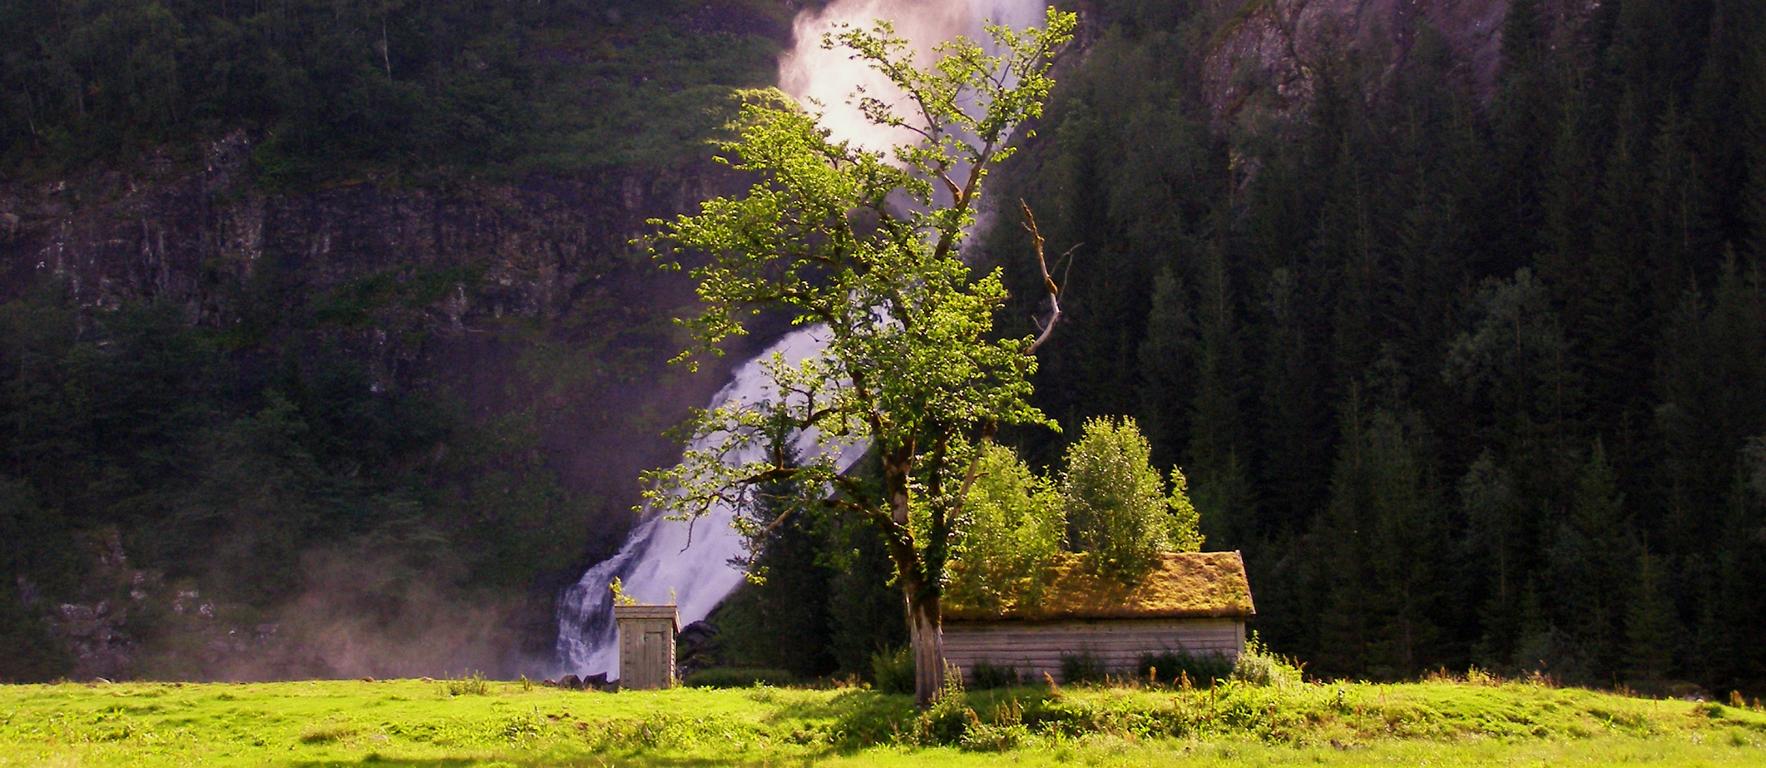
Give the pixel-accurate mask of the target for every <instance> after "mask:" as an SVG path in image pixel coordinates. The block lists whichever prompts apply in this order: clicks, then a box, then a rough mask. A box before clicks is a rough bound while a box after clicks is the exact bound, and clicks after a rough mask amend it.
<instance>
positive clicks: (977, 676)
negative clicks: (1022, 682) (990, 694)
mask: <svg viewBox="0 0 1766 768" xmlns="http://www.w3.org/2000/svg"><path fill="white" fill-rule="evenodd" d="M1018 682H1019V678H1018V670H1017V669H1016V668H1014V667H1010V666H994V665H992V664H989V663H987V662H985V661H978V662H976V663H975V666H974V667H972V668H971V669H970V670H969V687H971V688H974V689H976V690H981V689H986V688H1010V687H1012V686H1014V685H1017V684H1018Z"/></svg>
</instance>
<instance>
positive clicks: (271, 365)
mask: <svg viewBox="0 0 1766 768" xmlns="http://www.w3.org/2000/svg"><path fill="white" fill-rule="evenodd" d="M59 288H60V286H57V285H54V284H49V285H45V286H43V287H42V288H41V290H39V291H38V292H35V293H32V294H29V295H27V296H24V297H21V298H19V299H15V300H13V301H10V302H7V303H6V304H5V305H3V306H0V446H4V447H3V448H0V491H3V492H0V534H3V535H6V536H7V537H8V538H9V539H10V540H12V541H14V542H16V543H17V546H15V547H12V548H9V549H8V550H7V554H6V555H5V556H4V557H3V559H0V567H3V570H4V573H5V580H6V582H7V583H8V584H9V585H12V586H11V587H9V589H8V590H7V595H8V597H7V598H6V599H5V600H4V601H0V610H3V611H6V612H8V614H9V615H15V616H16V619H17V620H16V621H13V620H10V619H9V620H8V621H7V627H8V628H9V631H8V632H6V633H0V635H4V637H5V638H6V639H5V642H7V643H11V642H13V638H17V641H18V642H19V643H23V644H25V645H26V646H28V647H29V648H32V649H34V650H29V651H27V650H25V649H19V650H18V651H17V652H15V653H11V654H8V655H7V656H6V658H5V660H4V661H0V676H4V677H6V678H8V679H15V678H24V677H28V678H31V679H38V678H42V677H45V676H49V675H53V674H59V673H61V672H63V671H65V670H66V667H65V666H63V661H65V660H63V661H58V660H57V659H56V657H57V655H58V654H59V653H60V651H59V649H58V647H57V646H56V644H53V643H48V642H45V641H44V640H43V634H44V632H46V625H45V619H46V613H47V612H48V611H49V610H51V609H53V607H54V606H55V605H58V604H60V603H63V602H73V603H96V602H98V601H100V600H110V601H113V604H114V601H118V600H124V601H128V600H130V598H129V596H128V591H129V590H130V589H132V588H133V587H132V585H128V584H123V583H113V582H114V579H111V578H110V577H109V576H107V575H106V573H107V571H106V570H105V569H101V568H98V567H97V564H96V559H97V557H98V556H99V555H98V550H100V549H105V548H107V547H109V546H110V545H109V544H108V542H110V541H113V540H114V541H116V542H118V543H119V544H120V546H121V549H122V551H123V553H124V556H125V557H126V558H127V566H126V567H127V568H128V569H131V570H132V569H141V570H144V571H147V572H148V573H149V574H153V573H158V574H162V575H163V576H164V578H165V581H166V583H168V584H180V585H188V587H194V588H197V589H199V590H200V591H201V592H202V593H203V594H204V596H205V598H209V599H213V600H215V601H216V603H217V608H218V609H219V610H220V611H221V612H222V613H223V615H225V616H227V617H228V618H229V619H230V620H231V619H232V618H233V617H239V619H240V620H244V621H253V620H257V621H261V620H262V619H254V618H252V617H256V616H272V615H274V614H275V613H276V612H277V611H278V610H279V609H281V608H282V607H284V606H285V605H287V604H288V603H289V601H291V600H293V599H296V598H297V597H298V596H300V595H301V594H302V593H303V592H305V591H306V590H308V589H309V588H311V587H312V586H313V584H314V582H315V581H319V582H325V589H326V590H327V594H328V601H327V604H328V605H330V606H337V607H339V610H342V608H341V607H342V606H350V610H354V611H358V612H359V613H358V614H357V615H356V616H354V617H352V618H354V619H357V620H359V621H360V622H361V625H362V626H378V625H379V624H380V623H381V622H390V621H393V618H391V617H398V616H401V615H402V614H403V612H404V611H405V610H406V609H407V607H408V606H409V605H410V603H409V602H408V601H410V600H411V599H412V595H413V594H415V593H416V592H425V593H427V594H431V595H443V594H445V595H450V596H451V595H454V594H456V591H457V592H458V593H459V594H461V595H462V596H461V597H460V598H459V599H460V600H461V601H462V602H466V601H468V600H471V599H476V598H481V597H483V595H480V594H471V593H475V592H477V590H480V589H485V588H490V589H494V590H503V591H502V592H501V594H503V595H508V594H512V593H514V594H518V593H519V591H520V590H525V589H527V588H529V587H531V586H532V584H534V583H535V581H536V579H537V576H538V574H541V573H556V572H557V571H558V570H560V569H562V568H564V567H567V566H569V565H571V564H573V563H574V560H575V558H576V557H577V556H578V552H577V549H576V547H575V546H574V545H571V544H568V543H564V544H561V543H560V542H569V541H573V540H574V538H575V533H576V532H578V531H580V530H581V529H582V526H581V520H580V518H578V517H576V516H575V515H576V514H577V513H578V512H579V511H581V510H582V509H583V507H586V506H587V505H582V506H579V505H580V504H581V502H574V503H573V502H567V501H566V500H565V499H564V498H563V495H562V494H561V493H560V492H559V491H558V489H557V485H556V479H555V477H554V475H553V474H552V472H551V470H549V469H547V468H546V467H544V466H543V465H542V464H540V463H539V461H538V459H537V458H536V454H535V452H534V451H533V443H532V434H531V433H530V432H527V433H524V432H523V431H521V430H519V429H514V428H506V427H509V426H510V425H487V426H486V427H485V428H484V429H483V431H480V428H479V427H477V426H474V425H472V424H470V423H468V422H465V421H463V420H459V419H456V418H455V417H454V416H453V415H452V414H450V413H448V412H446V411H445V410H444V409H443V408H442V407H441V406H440V405H439V403H438V402H437V401H438V400H439V399H440V398H439V397H434V396H430V395H428V394H426V393H425V394H420V393H413V392H404V391H398V390H397V389H396V387H393V388H391V389H392V390H393V391H388V389H389V387H388V386H387V382H385V381H383V380H381V379H378V378H376V377H375V375H374V374H373V373H371V372H370V371H369V370H367V368H366V367H365V366H364V365H363V364H361V363H360V362H357V361H356V359H355V358H353V356H352V355H351V354H350V352H349V351H348V350H346V349H344V348H343V347H344V345H345V342H344V341H342V340H340V339H336V337H331V338H332V339H334V340H332V341H317V340H316V341H314V342H313V343H312V344H311V345H310V346H309V345H305V344H293V343H271V342H270V341H268V340H265V341H263V342H261V343H256V344H252V345H249V346H246V347H244V348H243V349H242V348H241V347H240V346H237V341H238V339H237V337H234V336H232V335H231V334H228V333H222V332H218V331H215V330H212V329H209V328H206V327H203V326H200V325H195V326H193V325H191V324H190V323H189V322H188V319H187V318H186V317H185V316H184V311H183V309H182V308H180V307H177V306H173V305H168V304H135V303H125V304H123V305H122V306H120V307H117V308H114V309H107V310H98V311H92V312H90V313H89V314H80V313H76V312H75V311H74V310H73V309H72V307H71V306H70V302H69V300H68V299H67V298H66V297H65V295H64V294H63V292H62V291H61V290H59ZM301 310H302V308H301V307H300V306H298V305H297V306H296V308H295V309H294V310H293V312H294V314H297V315H298V314H302V312H301ZM88 542H98V543H102V544H101V545H100V546H91V545H89V544H88ZM334 556H335V557H344V558H347V559H349V560H350V561H352V562H356V563H364V564H369V563H371V564H372V570H373V571H374V578H372V579H339V580H337V581H339V582H348V583H335V584H333V583H330V580H329V579H328V572H329V571H330V570H331V569H330V568H329V567H321V564H322V563H328V562H330V560H329V558H333V557H334ZM364 567H368V566H366V565H364ZM414 583H421V584H422V585H423V587H422V589H413V588H412V586H411V585H412V584H414ZM178 588H180V589H182V588H187V587H184V586H180V587H178ZM14 590H19V591H17V592H14ZM145 591H146V593H148V601H147V603H146V604H145V605H142V606H140V607H132V608H131V609H130V611H129V619H128V624H127V625H126V627H125V629H126V631H127V632H129V633H130V634H131V636H132V637H133V638H134V639H135V640H136V641H137V642H138V643H140V645H139V646H138V647H139V648H140V651H139V656H138V659H137V661H138V663H139V664H140V665H142V666H141V667H140V668H138V669H137V670H136V671H137V672H138V673H146V672H147V671H148V669H147V667H148V666H149V665H152V664H157V663H159V662H158V661H156V660H155V659H157V658H158V657H160V656H161V655H162V652H167V651H170V650H171V649H170V648H169V647H162V646H163V645H164V643H168V642H172V641H174V640H176V639H177V634H178V633H177V632H173V631H169V630H168V631H167V632H166V633H165V634H164V636H162V632H161V630H162V629H164V628H165V627H166V626H167V622H170V621H172V619H171V618H170V617H169V611H167V610H166V609H165V608H163V607H157V608H156V606H163V604H164V601H165V600H166V598H167V595H166V594H165V593H163V592H161V591H159V589H158V588H156V587H153V586H152V585H151V584H150V585H149V586H147V587H146V589H145ZM468 594H470V595H471V596H470V597H467V596H465V595H468ZM413 610H417V609H413ZM421 610H424V611H425V612H427V610H428V608H424V609H421ZM184 661H185V664H184V665H182V666H179V665H177V664H176V663H174V665H173V666H172V667H167V668H166V669H163V670H161V671H162V673H165V674H178V675H196V674H202V673H206V672H210V670H201V669H197V668H194V667H193V666H191V665H190V664H189V658H188V654H186V659H185V660H184Z"/></svg>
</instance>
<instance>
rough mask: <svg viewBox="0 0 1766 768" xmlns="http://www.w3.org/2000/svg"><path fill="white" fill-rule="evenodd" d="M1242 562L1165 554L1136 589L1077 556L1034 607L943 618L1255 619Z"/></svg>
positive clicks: (964, 610) (1228, 556)
mask: <svg viewBox="0 0 1766 768" xmlns="http://www.w3.org/2000/svg"><path fill="white" fill-rule="evenodd" d="M1256 613H1257V608H1256V606H1255V605H1254V604H1253V603H1252V602H1251V584H1250V581H1249V580H1248V579H1246V578H1245V560H1244V558H1243V557H1242V556H1240V554H1239V553H1238V552H1168V553H1165V554H1164V555H1161V557H1160V561H1159V565H1158V567H1156V568H1154V569H1153V571H1152V572H1150V573H1148V574H1147V576H1146V577H1145V578H1143V579H1141V580H1140V581H1139V582H1138V583H1135V584H1124V583H1123V582H1122V581H1120V580H1117V579H1114V578H1111V577H1108V576H1098V575H1095V574H1093V573H1091V572H1090V570H1089V569H1087V568H1085V567H1084V558H1083V556H1081V555H1070V556H1067V557H1065V558H1063V560H1062V561H1061V562H1060V563H1059V564H1058V565H1056V566H1055V569H1054V573H1053V574H1051V576H1050V579H1049V581H1048V584H1047V586H1046V587H1045V588H1044V589H1043V590H1042V594H1041V597H1040V599H1038V600H1037V601H1036V602H1035V604H1034V605H1016V604H1012V605H1006V606H1004V607H1003V608H1001V609H999V610H988V609H976V608H972V607H967V606H963V605H960V604H953V603H950V602H947V603H946V605H945V607H944V616H945V618H947V619H952V620H956V621H989V620H1000V619H1019V620H1027V621H1047V620H1058V619H1171V618H1244V617H1249V616H1254V615H1256Z"/></svg>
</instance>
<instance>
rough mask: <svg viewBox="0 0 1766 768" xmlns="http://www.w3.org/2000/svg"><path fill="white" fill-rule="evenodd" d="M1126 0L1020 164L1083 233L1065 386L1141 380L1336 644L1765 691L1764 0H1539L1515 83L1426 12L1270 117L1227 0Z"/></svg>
mask: <svg viewBox="0 0 1766 768" xmlns="http://www.w3.org/2000/svg"><path fill="white" fill-rule="evenodd" d="M1104 5H1106V6H1108V7H1109V8H1110V10H1111V16H1112V19H1113V23H1112V24H1111V25H1110V26H1108V27H1107V28H1106V29H1102V30H1093V31H1094V32H1095V33H1096V34H1097V35H1098V38H1097V40H1096V41H1095V43H1094V44H1093V45H1092V47H1091V49H1090V50H1089V51H1088V52H1087V53H1086V55H1085V57H1084V60H1083V63H1082V64H1080V65H1078V66H1076V67H1075V68H1074V71H1072V72H1071V73H1069V74H1068V76H1067V78H1066V79H1065V81H1064V82H1063V83H1062V88H1061V89H1060V90H1059V91H1057V94H1056V97H1055V99H1054V101H1053V102H1052V103H1051V106H1050V116H1049V118H1048V119H1047V120H1046V121H1045V124H1044V125H1043V126H1041V128H1040V132H1041V134H1042V135H1043V140H1042V142H1041V143H1039V144H1035V145H1033V146H1034V148H1033V149H1032V150H1030V152H1029V153H1028V154H1027V155H1026V156H1025V157H1024V158H1023V159H1022V160H1021V161H1020V163H1019V165H1018V166H1016V167H1015V168H1013V169H1011V170H1012V171H1013V172H1014V173H1011V174H1009V176H1010V180H1009V181H1008V182H1007V183H1006V186H1009V187H1015V188H1014V189H1011V190H1010V191H1009V192H1007V193H1003V194H1009V195H1023V196H1025V197H1026V198H1027V199H1028V200H1029V201H1030V203H1031V204H1032V205H1033V206H1035V207H1036V209H1037V210H1039V211H1049V212H1054V213H1051V217H1052V218H1054V223H1052V224H1050V223H1045V226H1044V228H1045V233H1047V234H1048V235H1049V238H1050V240H1051V242H1055V243H1059V244H1062V247H1063V248H1064V247H1066V244H1082V245H1080V246H1079V247H1078V249H1077V250H1076V251H1075V252H1074V255H1073V256H1072V258H1071V267H1070V271H1069V272H1068V275H1069V281H1070V282H1069V284H1068V292H1069V293H1068V297H1067V302H1066V303H1067V309H1068V311H1069V319H1068V321H1067V322H1068V323H1069V324H1068V325H1066V326H1064V327H1063V328H1062V329H1061V330H1062V334H1063V335H1062V343H1060V344H1052V345H1050V346H1049V347H1048V348H1047V350H1046V351H1045V352H1044V359H1043V368H1042V371H1041V373H1040V376H1039V378H1038V380H1037V395H1038V397H1039V398H1040V401H1041V403H1042V405H1043V407H1044V408H1045V409H1046V410H1048V412H1049V413H1051V414H1052V415H1054V416H1056V417H1057V418H1058V419H1059V420H1060V421H1061V423H1062V424H1063V425H1076V424H1078V423H1080V421H1081V420H1082V419H1083V418H1084V417H1086V416H1089V415H1093V414H1109V413H1131V414H1134V415H1136V416H1137V417H1138V418H1139V419H1140V421H1141V423H1142V424H1143V425H1144V426H1145V427H1146V429H1147V431H1148V433H1149V436H1150V438H1151V440H1152V442H1153V446H1154V451H1155V457H1156V460H1157V461H1160V462H1163V463H1166V464H1179V465H1182V467H1183V468H1184V471H1185V472H1186V473H1187V474H1188V475H1189V477H1190V480H1191V493H1192V496H1193V498H1194V500H1195V503H1196V506H1197V507H1198V508H1199V509H1200V510H1201V514H1202V522H1203V527H1204V530H1205V532H1206V533H1207V534H1208V545H1209V548H1210V549H1216V548H1225V549H1241V550H1243V551H1244V553H1245V559H1246V562H1247V564H1248V567H1249V568H1250V569H1251V578H1252V583H1253V586H1254V588H1255V590H1256V594H1257V603H1258V610H1259V614H1260V618H1259V620H1258V622H1257V628H1258V629H1259V630H1260V631H1261V632H1262V633H1263V635H1264V637H1265V638H1266V639H1268V640H1269V641H1270V642H1271V643H1273V644H1274V645H1275V646H1276V647H1278V648H1281V649H1284V650H1286V651H1289V652H1292V653H1295V654H1298V655H1299V656H1300V657H1301V658H1304V659H1307V660H1309V661H1310V662H1311V666H1310V667H1309V669H1310V670H1311V671H1313V672H1315V673H1318V674H1322V675H1327V676H1328V675H1343V676H1354V677H1359V676H1366V677H1371V678H1376V679H1381V678H1402V677H1406V676H1412V675H1415V674H1418V673H1421V672H1423V671H1426V670H1429V669H1433V668H1437V667H1446V668H1449V669H1461V668H1464V667H1466V666H1467V665H1478V666H1480V667H1484V668H1489V669H1495V670H1501V671H1508V672H1516V671H1523V670H1540V671H1543V672H1545V673H1547V674H1549V675H1552V676H1555V677H1557V678H1558V679H1561V680H1566V681H1573V682H1581V683H1592V684H1615V683H1621V682H1627V681H1629V682H1630V683H1632V684H1634V685H1635V684H1648V683H1650V682H1659V681H1663V680H1690V681H1696V682H1697V683H1699V684H1701V685H1705V686H1710V687H1713V688H1719V689H1723V688H1729V687H1742V688H1744V689H1745V688H1753V689H1758V688H1759V686H1760V685H1761V683H1762V681H1763V680H1766V644H1762V643H1761V642H1760V639H1761V638H1762V637H1766V623H1763V620H1766V272H1763V271H1762V270H1763V268H1766V261H1763V259H1766V11H1763V10H1762V8H1761V7H1760V6H1759V4H1758V3H1751V2H1736V1H1733V0H1713V1H1711V2H1671V1H1668V0H1626V1H1625V2H1611V3H1601V4H1598V7H1597V8H1595V9H1594V10H1592V11H1590V12H1589V13H1588V14H1587V16H1586V17H1585V18H1569V19H1566V18H1565V17H1563V16H1561V15H1559V14H1558V13H1557V12H1556V9H1557V6H1556V5H1555V4H1549V3H1542V2H1539V0H1516V2H1513V3H1512V4H1511V5H1510V8H1509V10H1508V15H1507V17H1506V20H1505V21H1504V22H1503V26H1502V45H1501V61H1500V67H1499V69H1498V70H1497V72H1496V75H1495V78H1494V82H1493V83H1492V84H1489V85H1482V86H1481V85H1480V84H1479V83H1477V82H1475V78H1474V77H1473V76H1471V75H1469V74H1468V73H1467V71H1466V69H1467V68H1466V67H1465V66H1464V65H1463V64H1462V63H1460V62H1457V61H1455V60H1454V58H1453V57H1452V56H1450V55H1449V52H1448V50H1447V48H1446V46H1445V44H1444V43H1443V42H1442V40H1441V39H1440V38H1439V36H1438V35H1436V34H1435V33H1434V32H1433V31H1432V30H1430V29H1428V28H1424V29H1422V30H1421V31H1420V32H1419V34H1418V35H1417V37H1416V39H1415V40H1414V43H1413V44H1412V45H1411V47H1410V48H1409V50H1408V51H1407V52H1406V53H1405V55H1403V56H1402V57H1398V58H1396V63H1393V61H1394V59H1393V58H1391V57H1390V56H1389V54H1386V53H1385V52H1379V51H1369V50H1366V49H1363V50H1360V51H1358V52H1343V51H1338V52H1336V53H1334V54H1333V55H1330V56H1327V57H1322V58H1320V59H1318V60H1313V61H1310V62H1307V64H1308V65H1309V66H1310V67H1311V68H1312V76H1313V77H1312V80H1311V84H1312V87H1313V89H1314V91H1313V94H1312V98H1311V101H1310V104H1309V105H1307V106H1305V107H1304V108H1303V111H1302V112H1301V113H1299V114H1296V115H1294V116H1292V119H1288V120H1280V119H1276V120H1271V121H1268V122H1267V123H1266V124H1263V125H1257V126H1253V127H1250V128H1247V127H1246V126H1244V125H1225V126H1223V125H1221V124H1220V122H1219V121H1211V120H1210V119H1209V112H1208V105H1207V103H1206V101H1205V99H1206V95H1205V94H1203V93H1201V92H1199V90H1198V88H1197V86H1196V83H1198V82H1201V81H1202V80H1203V78H1202V77H1201V76H1200V73H1199V72H1198V71H1197V69H1198V67H1199V66H1200V61H1199V60H1198V59H1195V58H1191V59H1187V60H1186V59H1183V58H1181V57H1173V56H1171V55H1170V52H1171V51H1173V50H1196V49H1197V47H1198V43H1199V42H1200V41H1203V40H1205V39H1206V37H1207V36H1208V35H1209V34H1211V33H1212V32H1213V30H1214V29H1216V28H1217V25H1218V23H1219V22H1218V20H1217V19H1215V18H1213V17H1210V16H1208V15H1207V14H1206V13H1205V12H1202V11H1195V12H1193V13H1192V12H1190V11H1187V10H1185V9H1186V8H1188V7H1189V4H1175V5H1174V4H1169V3H1133V2H1124V3H1105V4H1104ZM987 246H988V247H987V252H988V253H989V255H990V256H991V257H992V258H993V259H994V260H995V261H996V262H997V263H999V264H1002V265H1006V267H1007V269H1008V270H1009V271H1010V274H1011V276H1012V277H1013V278H1015V280H1016V284H1017V285H1018V286H1019V287H1020V288H1021V290H1020V291H1018V294H1019V295H1025V296H1036V295H1037V292H1036V290H1035V286H1036V283H1035V282H1034V281H1036V280H1039V279H1040V278H1039V277H1038V276H1036V275H1035V274H1034V273H1033V272H1032V271H1026V270H1028V269H1033V265H1032V267H1025V266H1024V261H1023V259H1021V258H1014V255H1015V254H1016V253H1021V252H1022V251H1021V250H1020V249H1022V247H1023V242H1022V236H1021V233H1018V232H1015V231H1014V230H1013V229H1012V228H1010V227H1003V228H1000V229H999V230H997V231H996V232H995V233H994V234H993V236H992V237H991V238H990V239H989V240H988V241H987ZM1032 311H1033V310H1032V308H1031V307H1029V306H1025V307H1021V308H1019V309H1018V310H1017V311H1016V312H1014V313H1013V314H1014V316H1016V317H1018V318H1027V317H1029V316H1030V314H1031V312H1032ZM1070 429H1071V428H1070ZM1020 441H1021V443H1022V444H1023V445H1024V446H1025V447H1027V448H1029V449H1031V450H1032V451H1033V452H1034V453H1037V454H1040V455H1042V456H1044V457H1045V459H1046V458H1047V457H1049V456H1053V455H1055V454H1054V450H1055V447H1056V446H1057V445H1058V443H1059V441H1060V438H1056V437H1052V436H1050V435H1046V434H1029V435H1023V436H1021V437H1020Z"/></svg>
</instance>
